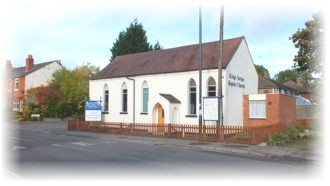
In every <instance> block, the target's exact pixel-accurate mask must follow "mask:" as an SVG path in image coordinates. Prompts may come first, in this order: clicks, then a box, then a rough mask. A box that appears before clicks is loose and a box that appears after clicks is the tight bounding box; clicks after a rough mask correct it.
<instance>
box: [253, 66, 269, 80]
mask: <svg viewBox="0 0 330 186" xmlns="http://www.w3.org/2000/svg"><path fill="white" fill-rule="evenodd" d="M254 66H255V68H256V70H257V73H258V75H259V76H262V77H265V78H269V77H270V76H269V71H268V70H267V69H266V68H265V67H264V66H263V65H257V64H255V65H254Z"/></svg>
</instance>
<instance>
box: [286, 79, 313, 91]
mask: <svg viewBox="0 0 330 186" xmlns="http://www.w3.org/2000/svg"><path fill="white" fill-rule="evenodd" d="M284 85H286V86H288V87H290V88H292V89H293V90H295V91H297V92H298V93H310V92H311V91H310V90H308V89H307V88H305V87H303V86H301V85H299V84H297V83H295V82H293V81H288V82H286V83H284Z"/></svg>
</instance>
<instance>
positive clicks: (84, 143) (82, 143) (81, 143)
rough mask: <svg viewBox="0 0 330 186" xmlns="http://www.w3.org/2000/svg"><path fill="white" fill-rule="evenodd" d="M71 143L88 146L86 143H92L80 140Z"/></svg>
mask: <svg viewBox="0 0 330 186" xmlns="http://www.w3.org/2000/svg"><path fill="white" fill-rule="evenodd" d="M72 144H74V145H80V146H88V145H92V144H90V143H86V142H81V141H79V142H72Z"/></svg>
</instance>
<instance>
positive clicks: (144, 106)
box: [142, 81, 149, 113]
mask: <svg viewBox="0 0 330 186" xmlns="http://www.w3.org/2000/svg"><path fill="white" fill-rule="evenodd" d="M148 101H149V88H148V84H147V82H146V81H144V82H143V85H142V112H143V113H148Z"/></svg>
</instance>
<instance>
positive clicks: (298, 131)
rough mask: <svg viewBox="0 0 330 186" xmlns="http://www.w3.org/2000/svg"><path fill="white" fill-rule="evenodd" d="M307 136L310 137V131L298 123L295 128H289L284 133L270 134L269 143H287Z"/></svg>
mask: <svg viewBox="0 0 330 186" xmlns="http://www.w3.org/2000/svg"><path fill="white" fill-rule="evenodd" d="M306 137H308V133H306V132H305V130H304V127H303V126H301V125H296V126H295V127H294V128H288V129H287V130H286V132H284V133H280V134H276V135H273V136H269V137H268V138H267V143H268V144H270V145H287V144H291V143H293V142H296V141H299V140H303V139H305V138H306Z"/></svg>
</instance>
